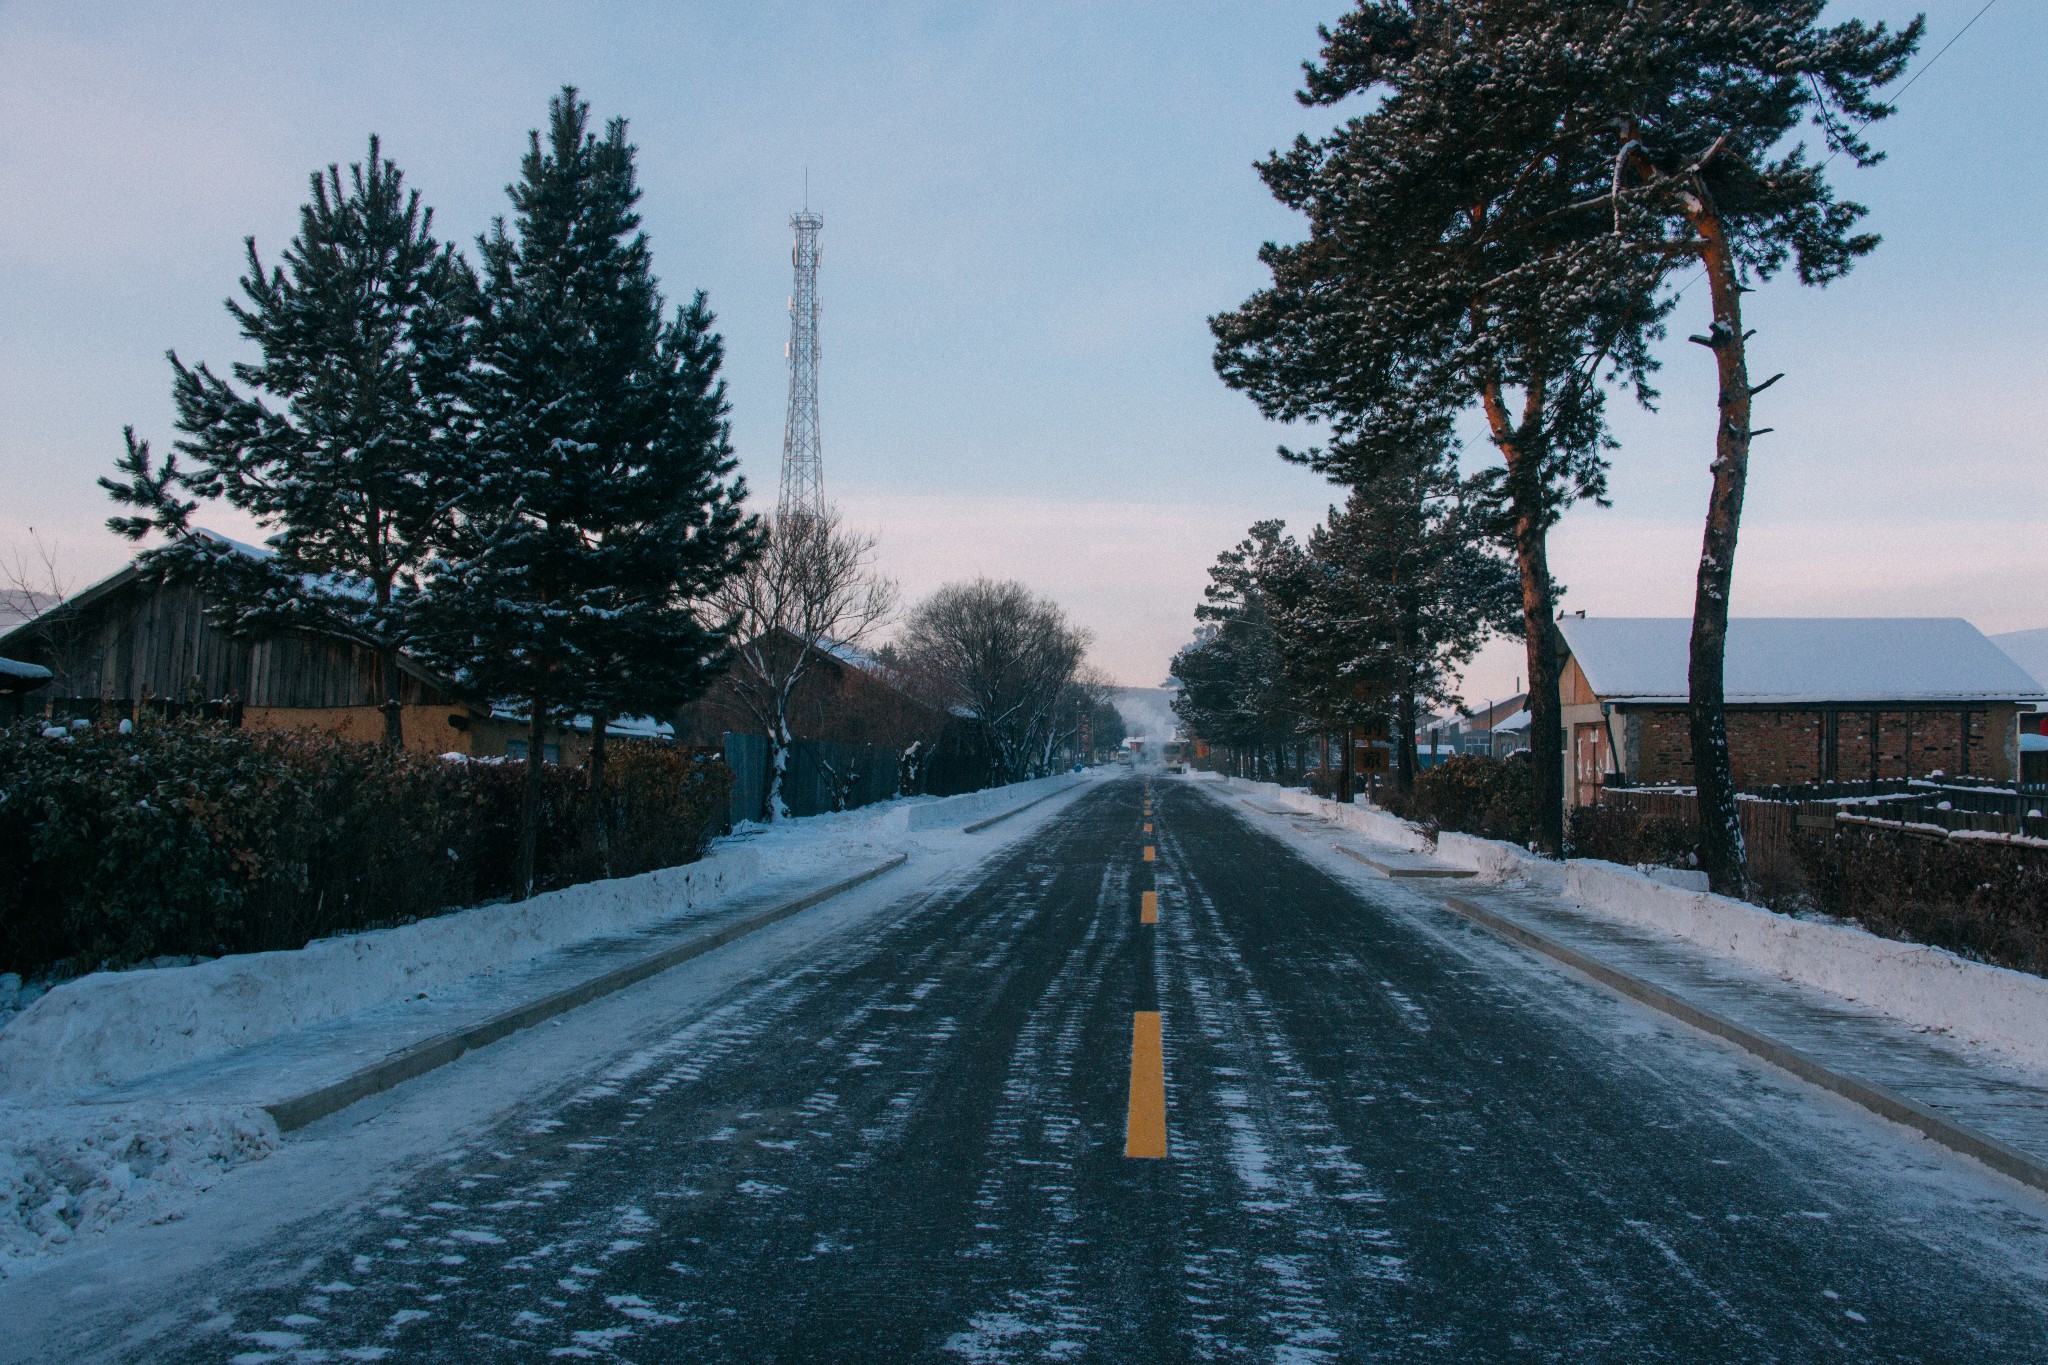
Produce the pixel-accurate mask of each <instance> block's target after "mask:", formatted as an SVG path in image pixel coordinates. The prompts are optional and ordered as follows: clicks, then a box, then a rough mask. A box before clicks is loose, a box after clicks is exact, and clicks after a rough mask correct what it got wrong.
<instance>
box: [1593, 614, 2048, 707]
mask: <svg viewBox="0 0 2048 1365" xmlns="http://www.w3.org/2000/svg"><path fill="white" fill-rule="evenodd" d="M1557 625H1558V629H1559V630H1560V631H1562V632H1563V633H1564V638H1565V643H1566V644H1567V645H1568V646H1569V647H1570V648H1571V652H1572V657H1573V658H1575V659H1577V660H1578V663H1579V667H1580V668H1581V669H1582V670H1584V672H1585V674H1586V681H1587V682H1588V683H1589V684H1590V685H1591V686H1592V689H1593V692H1594V694H1595V695H1596V696H1599V697H1601V698H1603V699H1605V700H1608V701H1658V702H1673V701H1676V702H1682V701H1685V700H1686V699H1687V696H1688V689H1687V686H1686V673H1687V664H1688V660H1689V655H1690V646H1691V639H1692V622H1691V620H1690V619H1688V618H1686V617H1683V616H1607V617H1583V616H1567V617H1565V618H1563V619H1562V620H1560V621H1559V622H1558V623H1557ZM1727 659H1728V662H1727V696H1728V701H1729V702H1730V703H1731V704H1735V705H1744V704H1747V705H1752V706H1754V705H1770V704H1775V705H1792V704H1800V703H1809V704H1810V703H1817V702H1852V703H1854V702H1951V701H1953V702H1964V701H1979V702H1981V701H2021V700H2038V699H2039V698H2041V696H2042V695H2043V691H2042V687H2041V684H2040V683H2038V682H2036V681H2035V680H2034V679H2033V678H2032V677H2030V676H2029V675H2028V674H2027V672H2026V671H2025V670H2024V669H2022V668H2021V667H2020V666H2019V665H2018V664H2016V663H2014V662H2013V661H2012V660H2011V659H2009V658H2007V657H2006V655H2005V654H2004V653H2003V652H2002V651H2001V650H2000V649H1999V648H1998V646H1997V645H1994V644H1992V643H1991V641H1990V640H1989V639H1987V638H1986V637H1985V635H1984V633H1983V632H1982V631H1980V630H1978V629H1977V628H1976V627H1975V626H1973V625H1971V624H1970V623H1969V622H1968V621H1965V620H1963V619H1962V618H1961V617H1959V616H1922V617H1912V616H1903V617H1884V616H1842V617H1833V616H1821V617H1756V616H1752V617H1737V618H1735V619H1733V620H1731V621H1729V623H1728V656H1727Z"/></svg>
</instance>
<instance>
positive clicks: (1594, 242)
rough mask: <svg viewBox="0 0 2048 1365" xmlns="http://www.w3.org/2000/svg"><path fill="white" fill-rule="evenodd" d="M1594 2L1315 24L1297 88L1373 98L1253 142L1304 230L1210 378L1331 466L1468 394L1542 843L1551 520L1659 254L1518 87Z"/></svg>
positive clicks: (1458, 8) (1334, 469)
mask: <svg viewBox="0 0 2048 1365" xmlns="http://www.w3.org/2000/svg"><path fill="white" fill-rule="evenodd" d="M1510 16H1512V22H1510V21H1509V18H1510ZM1589 20H1590V16H1589V15H1588V14H1587V13H1586V12H1585V9H1584V7H1583V6H1578V5H1572V4H1564V5H1554V4H1548V3H1535V0H1529V2H1528V3H1515V4H1483V5H1482V4H1480V3H1478V2H1477V0H1468V3H1432V4H1428V5H1424V4H1420V3H1413V4H1408V3H1392V2H1388V3H1374V2H1372V0H1368V2H1367V3H1362V4H1360V5H1359V7H1358V9H1357V10H1356V11H1354V12H1353V13H1351V14H1348V15H1346V16H1345V17H1344V18H1343V20H1342V21H1340V23H1339V24H1338V25H1337V27H1336V28H1335V29H1334V30H1324V32H1323V38H1324V46H1323V52H1322V60H1321V62H1320V63H1318V64H1311V65H1309V66H1308V67H1307V68H1306V70H1307V77H1306V80H1305V83H1304V89H1303V90H1302V91H1301V93H1300V95H1299V96H1298V98H1300V99H1301V101H1302V102H1303V103H1304V104H1311V105H1330V104H1336V103H1338V102H1339V101H1342V100H1346V99H1349V98H1350V97H1352V96H1354V95H1359V94H1367V93H1376V94H1378V95H1380V96H1381V97H1382V98H1380V99H1379V101H1378V102H1377V103H1376V104H1375V105H1374V106H1373V107H1372V109H1371V110H1370V112H1368V113H1364V114H1361V115H1359V116H1357V117H1355V118H1352V119H1350V120H1349V121H1347V122H1346V123H1345V124H1344V125H1343V126H1342V127H1341V128H1339V129H1338V130H1337V131H1335V132H1333V133H1331V134H1330V135H1329V136H1327V137H1324V138H1322V139H1319V140H1317V141H1314V142H1311V141H1310V140H1308V139H1307V138H1297V139H1296V141H1295V143H1294V145H1293V146H1292V147H1291V148H1289V149H1288V150H1287V151H1285V152H1280V153H1276V154H1274V155H1273V156H1271V157H1269V158H1267V160H1265V161H1264V162H1262V163H1260V165H1259V172H1260V174H1261V176H1262V177H1263V178H1264V179H1265V181H1266V184H1267V186H1268V188H1269V189H1271V190H1272V192H1273V194H1274V196H1275V197H1276V198H1277V199H1279V200H1280V202H1281V203H1283V204H1285V205H1287V206H1288V207H1290V208H1294V209H1296V210H1298V211H1299V212H1301V213H1303V214H1304V215H1305V216H1306V218H1307V219H1308V223H1309V236H1308V238H1307V240H1305V241H1303V242H1301V243H1298V244H1294V245H1285V246H1283V245H1276V244H1271V243H1269V244H1268V245H1267V246H1265V247H1264V248H1263V249H1262V250H1261V253H1260V257H1261V259H1262V260H1263V261H1264V262H1265V263H1266V264H1267V266H1268V267H1269V268H1270V269H1271V270H1272V273H1273V284H1272V287H1270V288H1268V289H1265V290H1262V291H1260V292H1259V293H1258V294H1256V295H1254V296H1253V297H1252V298H1251V299H1250V300H1248V301H1247V302H1246V303H1245V304H1244V305H1243V306H1242V307H1240V308H1239V309H1237V310H1235V311H1234V312H1231V313H1226V314H1223V315H1221V316H1219V317H1217V318H1215V319H1213V320H1212V322H1211V326H1212V329H1213V330H1214V332H1215V334H1216V338H1217V352H1216V365H1217V370H1218V373H1219V374H1220V375H1221V376H1222V377H1223V379H1224V381H1225V382H1226V383H1228V384H1231V385H1232V386H1233V387H1236V388H1240V389H1243V390H1244V391H1245V392H1246V393H1247V394H1249V395H1250V396H1251V397H1252V398H1253V400H1254V401H1255V402H1257V403H1258V405H1259V407H1260V409H1261V410H1262V411H1263V412H1264V413H1265V414H1266V415H1267V416H1269V417H1274V418H1278V419H1282V420H1290V421H1291V420H1298V419H1305V420H1308V421H1315V422H1323V423H1327V424H1328V425H1329V432H1330V434H1329V438H1328V440H1327V441H1326V442H1325V443H1324V444H1322V445H1319V446H1313V447H1309V448H1307V449H1304V450H1299V451H1295V450H1287V449H1284V448H1283V450H1282V454H1283V455H1284V456H1287V457H1288V458H1291V459H1295V460H1298V461H1301V462H1303V463H1307V464H1310V465H1311V466H1313V467H1315V468H1317V469H1318V470H1320V471H1322V472H1324V473H1327V474H1330V475H1331V476H1332V477H1334V478H1337V479H1338V480H1339V481H1341V482H1345V483H1349V484H1353V485H1357V484H1360V483H1363V482H1365V481H1367V480H1369V479H1370V478H1372V477H1373V475H1374V473H1375V471H1376V470H1378V469H1381V468H1385V467H1398V466H1399V465H1400V464H1401V463H1402V462H1404V461H1406V460H1408V459H1410V458H1412V453H1413V452H1414V451H1416V450H1418V449H1425V450H1426V449H1437V448H1440V447H1441V444H1442V442H1443V440H1444V433H1445V432H1446V431H1447V430H1448V429H1449V428H1450V426H1451V424H1452V422H1453V419H1454V417H1455V415H1456V414H1457V413H1458V412H1460V411H1462V410H1465V409H1468V408H1471V407H1474V406H1476V407H1477V408H1478V409H1479V411H1480V413H1481V414H1482V415H1483V417H1484V419H1485V422H1486V428H1487V432H1488V435H1489V437H1490V439H1491V441H1492V443H1493V445H1494V447H1495V450H1496V452H1497V453H1498V455H1499V460H1500V463H1499V464H1498V465H1497V466H1495V467H1494V468H1493V469H1491V470H1489V471H1486V472H1485V474H1484V475H1483V477H1482V478H1481V479H1480V480H1479V482H1478V483H1477V484H1475V491H1476V492H1478V493H1481V494H1483V495H1486V496H1488V497H1489V498H1490V499H1491V501H1492V503H1493V515H1492V517H1491V518H1490V519H1491V521H1492V524H1493V525H1494V526H1495V528H1496V531H1497V533H1498V534H1499V535H1501V536H1502V537H1503V538H1504V539H1505V540H1506V542H1507V543H1508V544H1509V545H1511V546H1512V548H1513V550H1514V553H1515V558H1516V565H1517V570H1518V574H1519V578H1520V586H1521V598H1522V634H1523V637H1524V640H1525V643H1526V646H1527V650H1528V670H1529V690H1530V712H1531V716H1530V719H1531V727H1530V730H1531V735H1530V738H1531V748H1532V753H1531V760H1532V763H1531V769H1532V771H1531V777H1532V780H1533V783H1534V786H1535V794H1536V812H1535V821H1534V824H1535V834H1536V843H1537V846H1538V847H1539V848H1541V849H1542V850H1543V851H1545V852H1548V853H1550V854H1553V855H1556V854H1558V853H1560V852H1561V851H1562V848H1563V834H1564V827H1563V822H1564V812H1563V792H1564V767H1563V757H1564V752H1563V749H1564V742H1563V727H1562V724H1561V716H1560V711H1559V701H1558V695H1557V683H1558V659H1559V657H1560V649H1559V642H1558V640H1557V632H1556V625H1555V620H1554V618H1555V615H1556V593H1557V588H1556V584H1555V583H1554V582H1553V580H1552V578H1551V575H1550V569H1549V557H1548V535H1549V531H1550V528H1551V527H1552V526H1553V525H1554V524H1555V523H1556V521H1557V519H1558V518H1559V516H1560V515H1562V513H1563V511H1564V509H1565V508H1566V507H1568V506H1569V505H1570V504H1571V503H1573V502H1574V501H1576V500H1578V499H1580V498H1586V497H1593V498H1598V497H1600V496H1602V495H1603V493H1604V490H1605V479H1606V467H1607V466H1606V452H1607V450H1608V449H1610V448H1611V445H1612V441H1611V438H1610V437H1609V435H1608V431H1607V423H1606V416H1605V390H1604V388H1603V383H1604V382H1609V381H1611V382H1618V383H1620V384H1621V385H1622V386H1623V387H1625V388H1629V389H1633V390H1634V391H1636V392H1637V393H1639V394H1642V395H1644V396H1648V395H1649V393H1650V390H1649V387H1648V383H1647V379H1648V375H1649V372H1650V370H1651V367H1652V365H1651V357H1650V353H1649V345H1650V342H1651V341H1652V340H1653V339H1654V338H1655V336H1656V335H1657V326H1658V321H1659V317H1660V309H1661V307H1662V305H1661V304H1660V303H1659V302H1658V301H1657V300H1656V299H1655V297H1654V293H1655V291H1654V284H1653V283H1652V284H1651V287H1649V288H1645V287H1644V285H1645V282H1646V281H1649V282H1654V280H1655V279H1656V278H1658V273H1659V267H1660V263H1659V262H1657V261H1656V260H1654V259H1652V258H1651V257H1650V256H1649V255H1648V254H1647V253H1644V252H1642V251H1640V250H1638V249H1637V248H1636V247H1635V246H1634V245H1633V244H1631V243H1629V242H1626V241H1615V240H1612V239H1607V238H1597V239H1591V238H1586V237H1584V236H1583V235H1574V234H1573V233H1572V232H1571V231H1570V230H1569V225H1568V224H1566V223H1564V221H1563V219H1562V217H1561V215H1564V214H1567V213H1568V212H1569V211H1570V210H1571V209H1572V208H1573V206H1574V205H1576V204H1578V203H1579V202H1581V201H1582V200H1584V199H1586V198H1588V197H1589V196H1592V195H1595V194H1597V193H1598V192H1599V191H1600V190H1601V189H1602V188H1604V187H1605V186H1606V184H1607V183H1608V181H1609V180H1610V179H1611V176H1612V157H1611V155H1609V156H1607V157H1605V158H1603V157H1601V156H1599V155H1596V154H1595V153H1594V151H1593V150H1592V149H1591V148H1588V147H1580V146H1577V145H1576V144H1570V143H1567V144H1564V145H1563V148H1562V151H1560V150H1559V148H1558V146H1556V145H1554V144H1555V143H1556V139H1555V136H1554V135H1555V133H1556V131H1557V130H1556V126H1555V120H1554V119H1553V117H1552V112H1551V111H1549V110H1544V109H1534V108H1530V107H1527V106H1525V105H1524V104H1523V103H1522V102H1521V101H1520V100H1519V98H1518V92H1519V90H1520V89H1521V87H1522V86H1523V85H1524V84H1526V83H1529V82H1531V81H1536V82H1541V81H1545V80H1550V81H1559V80H1562V79H1564V77H1563V76H1561V75H1557V74H1554V70H1555V69H1556V68H1566V69H1569V68H1571V66H1572V64H1573V62H1574V61H1575V53H1576V52H1577V50H1578V47H1579V45H1580V44H1581V43H1582V42H1583V40H1584V34H1583V33H1581V32H1580V31H1579V30H1580V28H1581V27H1582V26H1584V25H1586V24H1587V23H1588V22H1589ZM1646 300H1647V302H1646Z"/></svg>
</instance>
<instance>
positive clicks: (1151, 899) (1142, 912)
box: [1138, 891, 1159, 924]
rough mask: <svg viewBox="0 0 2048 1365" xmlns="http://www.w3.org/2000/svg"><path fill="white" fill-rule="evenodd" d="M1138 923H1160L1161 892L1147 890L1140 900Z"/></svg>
mask: <svg viewBox="0 0 2048 1365" xmlns="http://www.w3.org/2000/svg"><path fill="white" fill-rule="evenodd" d="M1138 923H1140V924H1157V923H1159V893H1158V892H1157V891H1147V892H1146V893H1145V894H1144V895H1143V896H1141V897H1140V898H1139V900H1138Z"/></svg>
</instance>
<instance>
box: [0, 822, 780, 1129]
mask: <svg viewBox="0 0 2048 1365" xmlns="http://www.w3.org/2000/svg"><path fill="white" fill-rule="evenodd" d="M768 848H769V846H768V845H765V844H762V845H756V846H746V845H742V846H740V847H737V848H730V849H719V850H717V851H715V852H713V853H712V854H711V855H710V856H709V857H706V858H705V859H703V860H702V861H700V862H695V863H690V864H688V865H686V866H683V867H671V868H663V869H661V870H660V871H656V872H648V873H644V874H642V875H640V876H637V877H620V878H616V879H613V880H611V881H599V882H586V883H584V884H583V885H581V886H571V887H565V888H563V889H562V890H560V891H549V892H545V893H543V894H541V895H538V896H535V897H533V898H532V899H531V900H527V901H521V902H519V903H517V904H510V905H485V906H479V907H477V908H476V909H473V910H462V911H458V912H456V913H454V914H449V915H441V916H437V917H436V918H434V919H427V920H420V921H419V922H417V923H415V924H408V925H404V926H402V927H400V928H396V929H381V930H375V931H372V932H369V933H363V934H351V935H348V936H347V937H344V938H331V939H323V940H321V941H319V942H317V943H313V944H309V945H308V946H306V947H304V948H300V949H297V950H295V951H291V952H272V953H245V954H239V955H236V956H233V957H224V958H219V959H217V960H215V961H212V962H206V963H201V964H199V965H197V966H192V967H170V968H164V969H161V970H154V971H133V972H95V973H93V974H92V975H90V976H84V977H80V978H78V979H77V980H75V981H67V982H65V983H64V984H62V985H60V986H57V987H56V988H54V989H53V990H51V991H50V992H49V993H48V994H47V995H45V996H43V997H42V998H41V999H39V1000H37V1001H36V1002H35V1003H34V1004H33V1005H31V1006H29V1008H27V1009H26V1010H24V1011H22V1012H21V1013H20V1014H19V1015H17V1016H15V1018H14V1019H13V1021H12V1022H11V1023H9V1024H8V1025H7V1027H6V1028H5V1029H4V1030H0V1095H10V1094H11V1095H22V1094H28V1093H34V1092H47V1091H51V1090H70V1089H78V1088H83V1087H90V1086H100V1085H110V1084H117V1083H119V1082H122V1081H127V1080H132V1079H134V1078H135V1077H137V1076H141V1075H144V1074H146V1073H148V1072H151V1071H158V1070H161V1069H163V1068H165V1067H171V1066H178V1065H182V1064H184V1063H187V1062H192V1061H197V1060H199V1059H202V1058H205V1057H210V1056H216V1055H218V1054H220V1053H224V1052H228V1051H231V1050H233V1049H235V1048H240V1047H247V1046H248V1045H250V1044H251V1043H257V1042H262V1041H263V1040H265V1039H268V1038H274V1037H276V1036H278V1035H279V1034H282V1033H288V1032H291V1031H292V1030H295V1029H300V1028H306V1027H309V1026H311V1025H314V1024H320V1023H325V1022H326V1021H328V1020H330V1019H335V1018H339V1017H340V1016H342V1015H347V1014H354V1013H357V1012H359V1011H362V1010H366V1009H371V1008H374V1007H375V1006H378V1005H382V1004H385V1003H387V1002H389V1001H392V1000H397V999H402V998H404V997H406V996H409V995H412V994H415V993H417V992H420V991H423V990H424V991H432V990H435V989H438V988H440V987H442V986H444V985H446V984H449V983H451V982H453V981H456V980H459V979H461V978H463V977H467V976H470V975H473V974H474V973H477V972H480V971H484V970H487V969H490V968H498V967H505V966H508V965H512V964H516V963H522V962H528V961H531V960H532V959H534V958H536V957H539V956H540V955H541V954H543V953H547V952H550V951H553V950H554V949H557V948H561V947H565V946H567V945H568V944H570V943H573V942H577V941H579V940H582V939H588V938H594V937H599V936H602V935H606V934H614V933H621V932H625V931H628V930H631V929H635V928H638V927H640V926H641V925H644V924H646V923H648V922H649V921H651V920H654V919H658V918H661V917H664V916H668V915H674V914H677V913H680V912H682V911H686V910H689V909H692V908H695V907H698V906H701V905H703V904H704V903H706V902H708V901H710V900H712V899H714V898H716V897H719V896H723V895H725V894H728V893H730V892H732V891H734V890H737V889H739V888H741V887H744V886H746V885H747V884H749V883H752V882H754V881H757V880H760V879H761V878H762V876H763V871H764V854H766V853H767V852H768ZM773 870H774V872H775V874H776V875H788V874H789V873H790V872H791V871H794V870H800V869H793V868H791V867H790V866H789V865H788V864H787V862H786V860H785V859H777V860H776V863H775V866H774V869H773Z"/></svg>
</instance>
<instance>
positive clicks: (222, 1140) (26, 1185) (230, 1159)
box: [0, 1105, 278, 1278]
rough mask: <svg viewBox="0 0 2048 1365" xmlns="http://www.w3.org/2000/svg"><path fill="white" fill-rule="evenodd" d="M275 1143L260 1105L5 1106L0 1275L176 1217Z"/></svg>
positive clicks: (0, 1149) (0, 1143)
mask: <svg viewBox="0 0 2048 1365" xmlns="http://www.w3.org/2000/svg"><path fill="white" fill-rule="evenodd" d="M277 1141H278V1138H277V1125H276V1124H275V1123H273V1122H271V1119H270V1115H268V1114H266V1113H264V1112H263V1111H262V1110H261V1109H258V1108H254V1107H249V1108H240V1109H229V1110H222V1109H215V1108H202V1107H196V1106H193V1107H188V1106H173V1105H122V1106H107V1107H98V1106H95V1107H92V1108H66V1109H61V1110H57V1111H44V1110H31V1109H21V1108H17V1107H15V1106H12V1105H9V1106H4V1107H0V1278H4V1277H7V1276H10V1275H15V1274H19V1273H20V1272H22V1271H23V1270H26V1269H29V1268H31V1267H32V1266H33V1265H34V1264H35V1263H37V1262H39V1261H42V1260H44V1259H47V1258H48V1257H49V1256H50V1255H52V1254H53V1253H55V1252H57V1251H59V1250H62V1249H65V1248H67V1247H69V1246H70V1245H72V1244H73V1243H75V1242H77V1241H78V1240H80V1239H83V1238H87V1237H91V1236H93V1235H94V1234H97V1233H102V1232H104V1231H106V1230H107V1229H108V1228H110V1227H112V1226H113V1225H115V1224H116V1223H123V1222H143V1223H162V1222H167V1221H169V1220H170V1219H173V1218H177V1217H179V1216H180V1215H181V1214H182V1213H183V1212H184V1210H185V1207H186V1206H187V1205H188V1204H189V1203H191V1201H192V1200H193V1198H195V1197H196V1196H197V1195H198V1194H199V1193H200V1192H201V1191H203V1190H206V1189H208V1188H210V1187H211V1186H212V1185H213V1184H214V1183H215V1182H216V1181H218V1180H219V1179H220V1178H221V1176H222V1175H224V1174H225V1173H226V1172H227V1171H228V1170H229V1169H231V1168H233V1167H235V1166H239V1165H241V1164H242V1163H243V1162H245V1161H253V1160H256V1159H257V1158H259V1157H263V1156H267V1155H269V1153H270V1152H271V1151H272V1150H273V1149H274V1148H275V1147H276V1146H277Z"/></svg>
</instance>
